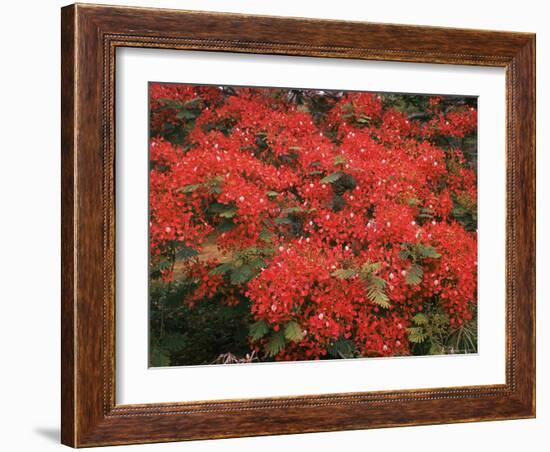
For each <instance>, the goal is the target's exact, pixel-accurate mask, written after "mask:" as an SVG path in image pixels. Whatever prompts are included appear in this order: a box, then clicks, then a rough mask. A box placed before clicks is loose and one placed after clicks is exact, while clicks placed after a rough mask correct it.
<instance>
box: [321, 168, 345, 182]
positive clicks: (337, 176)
mask: <svg viewBox="0 0 550 452" xmlns="http://www.w3.org/2000/svg"><path fill="white" fill-rule="evenodd" d="M343 175H344V173H342V172H340V171H338V172H336V173H332V174H329V175H328V176H325V177H323V178H322V179H321V183H322V184H332V183H334V182H336V181H337V180H338V179H340V178H341V177H342V176H343Z"/></svg>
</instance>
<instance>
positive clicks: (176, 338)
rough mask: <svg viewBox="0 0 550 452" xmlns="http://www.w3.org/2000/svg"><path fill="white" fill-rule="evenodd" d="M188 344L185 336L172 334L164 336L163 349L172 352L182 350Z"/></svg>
mask: <svg viewBox="0 0 550 452" xmlns="http://www.w3.org/2000/svg"><path fill="white" fill-rule="evenodd" d="M186 342H187V337H186V336H185V335H183V334H178V333H172V334H168V335H166V336H164V337H163V338H162V341H161V346H162V348H165V349H166V350H168V351H170V352H176V351H178V350H181V349H182V348H183V347H184V346H185V345H186Z"/></svg>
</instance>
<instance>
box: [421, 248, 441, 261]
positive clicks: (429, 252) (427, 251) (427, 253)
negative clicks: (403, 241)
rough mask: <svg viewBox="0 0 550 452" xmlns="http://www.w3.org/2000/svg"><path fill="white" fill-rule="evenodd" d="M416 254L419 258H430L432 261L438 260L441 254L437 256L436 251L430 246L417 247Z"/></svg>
mask: <svg viewBox="0 0 550 452" xmlns="http://www.w3.org/2000/svg"><path fill="white" fill-rule="evenodd" d="M418 254H419V255H420V257H421V258H423V257H431V258H432V259H438V258H440V257H441V254H439V253H438V252H437V251H436V249H435V248H434V247H433V246H430V245H418Z"/></svg>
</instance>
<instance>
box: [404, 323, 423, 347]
mask: <svg viewBox="0 0 550 452" xmlns="http://www.w3.org/2000/svg"><path fill="white" fill-rule="evenodd" d="M407 333H408V338H409V342H412V343H413V344H421V343H422V342H424V341H425V340H426V338H427V335H426V333H425V332H424V329H423V328H420V327H410V328H407Z"/></svg>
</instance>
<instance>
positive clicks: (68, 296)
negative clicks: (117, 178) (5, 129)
mask: <svg viewBox="0 0 550 452" xmlns="http://www.w3.org/2000/svg"><path fill="white" fill-rule="evenodd" d="M76 20H77V15H76V6H75V5H69V6H65V7H63V8H61V175H62V177H61V442H62V444H65V445H67V446H72V447H76V445H77V413H76V389H77V388H76V376H77V375H76V366H75V365H76V333H77V330H76V306H75V303H76V293H75V289H76V285H75V281H76V258H75V250H76V237H75V232H76V229H75V219H76V209H75V182H76V154H75V150H76V138H77V135H76V130H75V129H76V127H75V126H76V115H77V105H76V81H77V80H76V30H77V26H76Z"/></svg>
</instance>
